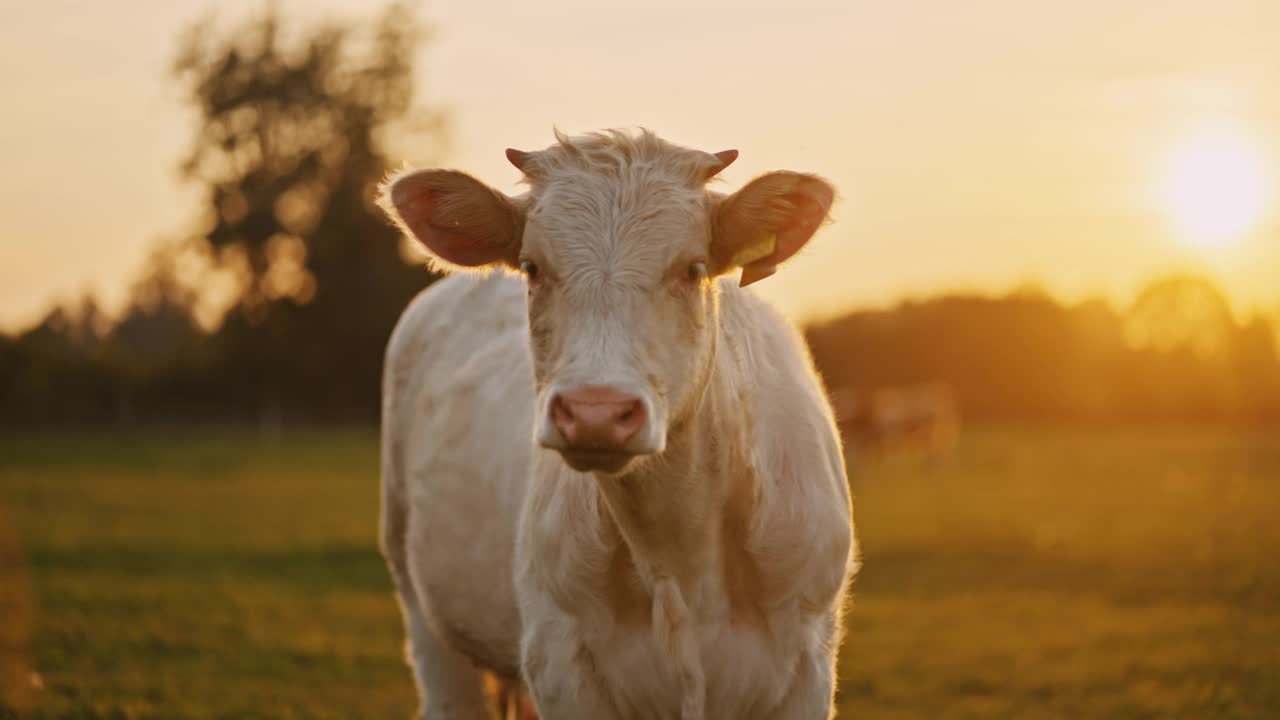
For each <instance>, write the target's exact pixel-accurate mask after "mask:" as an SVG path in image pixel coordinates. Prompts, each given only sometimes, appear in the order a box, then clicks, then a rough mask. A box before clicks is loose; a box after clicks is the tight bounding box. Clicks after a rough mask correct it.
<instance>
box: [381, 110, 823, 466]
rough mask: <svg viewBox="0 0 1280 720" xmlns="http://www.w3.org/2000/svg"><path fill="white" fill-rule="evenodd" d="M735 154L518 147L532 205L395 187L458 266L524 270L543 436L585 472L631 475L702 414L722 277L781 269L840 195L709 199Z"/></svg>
mask: <svg viewBox="0 0 1280 720" xmlns="http://www.w3.org/2000/svg"><path fill="white" fill-rule="evenodd" d="M736 156H737V153H736V152H733V151H728V152H723V153H718V154H715V155H713V154H710V153H703V152H698V151H694V150H688V149H685V148H680V147H677V146H674V145H670V144H668V143H666V142H663V141H661V140H659V139H657V138H656V137H655V136H653V135H651V134H648V133H645V134H641V135H639V136H630V135H624V134H621V133H609V134H603V135H593V136H588V137H586V138H575V139H569V138H560V139H559V143H558V144H557V145H555V146H552V147H551V148H549V149H547V150H544V151H540V152H536V153H523V152H518V151H509V152H508V157H509V158H510V159H511V161H512V162H513V163H514V164H515V165H516V166H517V167H519V168H520V169H521V170H522V171H523V172H524V173H525V176H526V178H527V180H528V182H529V185H530V191H529V193H527V194H526V195H523V196H521V197H519V198H508V197H506V196H504V195H502V194H500V193H497V192H496V191H494V190H491V189H489V188H487V187H485V186H484V185H482V184H480V183H479V182H478V181H476V180H474V179H472V178H470V177H469V176H466V175H462V174H460V173H456V172H452V171H434V170H428V171H421V172H414V173H408V174H405V175H402V176H400V177H399V178H397V179H395V180H393V181H392V182H391V183H389V185H388V189H387V192H386V193H385V195H384V207H386V208H387V209H388V211H389V212H390V214H391V215H392V217H393V218H395V219H396V220H397V221H398V222H399V223H400V224H401V225H402V226H404V227H405V228H406V229H407V230H408V231H409V232H411V233H412V234H413V235H415V236H416V237H417V238H418V239H419V240H421V241H422V242H423V243H424V244H425V245H426V246H427V248H428V250H430V251H431V253H432V254H433V256H434V257H435V258H436V259H437V261H439V262H440V264H442V265H445V266H446V267H447V266H464V267H476V266H484V265H500V266H505V267H507V268H510V269H513V270H516V271H518V272H520V273H521V274H523V276H524V278H525V281H526V284H527V286H528V310H529V335H530V341H531V343H530V344H531V350H532V354H533V369H534V380H535V384H536V386H537V390H538V407H537V415H536V418H535V426H534V428H535V429H534V432H535V437H536V440H537V442H538V443H540V444H541V445H543V446H544V447H548V448H553V449H555V450H557V451H559V452H560V454H561V456H562V457H563V458H564V460H565V462H566V463H568V464H569V465H570V466H571V467H573V468H575V469H577V470H581V471H595V472H600V473H605V474H613V473H621V472H625V471H626V470H627V469H628V468H630V467H631V466H633V465H634V463H636V462H637V461H639V459H640V458H643V457H644V456H648V455H653V454H655V453H660V452H662V450H663V449H664V448H665V446H666V439H667V433H668V431H669V430H670V429H671V427H672V426H673V425H675V424H678V423H680V422H683V421H684V420H686V419H687V418H689V417H690V416H691V415H692V414H693V413H694V412H695V411H696V409H697V406H698V403H699V401H700V399H701V397H702V393H703V390H704V389H705V388H706V386H707V381H708V379H709V377H710V374H711V369H712V365H713V361H714V358H715V349H716V344H717V337H718V323H717V318H718V312H717V308H718V295H717V291H716V284H715V282H714V281H713V278H714V277H715V276H716V275H719V274H721V273H725V272H728V271H730V270H732V269H734V268H736V267H742V268H743V282H744V284H745V283H747V282H751V281H754V280H755V279H759V278H761V277H765V276H767V275H769V274H770V273H772V272H773V269H774V267H775V266H776V265H777V263H779V262H781V261H782V260H784V259H786V258H787V257H789V256H790V255H792V254H794V253H795V252H796V251H797V250H798V249H799V248H800V247H801V246H802V245H803V244H804V242H805V241H807V240H808V238H809V237H810V236H811V235H812V234H813V232H814V230H816V228H817V227H818V226H819V225H820V224H821V223H822V221H823V219H824V218H825V217H826V214H827V209H828V208H829V207H830V204H831V199H832V192H831V189H830V187H829V186H828V185H827V184H826V183H825V182H823V181H821V180H819V179H817V178H814V177H812V176H809V175H802V174H798V173H771V174H768V175H765V176H762V177H760V178H757V179H756V180H755V181H753V182H752V183H750V184H749V185H748V186H747V187H746V188H744V189H743V190H741V191H739V192H738V193H736V194H734V195H731V196H728V197H724V196H721V195H719V194H716V193H711V192H708V191H707V190H706V189H705V185H706V182H707V180H709V179H710V178H711V177H712V176H714V175H715V173H717V172H718V171H719V170H721V169H722V168H724V167H725V166H726V165H728V163H730V162H732V161H733V159H734V158H735V157H736Z"/></svg>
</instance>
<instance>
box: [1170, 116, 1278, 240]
mask: <svg viewBox="0 0 1280 720" xmlns="http://www.w3.org/2000/svg"><path fill="white" fill-rule="evenodd" d="M1268 185H1269V183H1268V178H1267V177H1266V170H1265V166H1264V163H1263V160H1262V154H1261V151H1260V150H1259V149H1258V148H1257V147H1256V146H1255V145H1254V144H1252V143H1251V142H1250V140H1249V138H1248V136H1246V135H1245V134H1243V133H1241V132H1238V131H1232V130H1212V131H1202V132H1201V133H1199V134H1197V135H1195V136H1193V137H1192V138H1190V139H1189V140H1188V141H1187V142H1186V143H1185V144H1184V145H1182V146H1181V147H1179V148H1178V149H1177V150H1175V151H1174V153H1173V154H1172V157H1171V158H1170V162H1169V164H1168V166H1167V168H1166V169H1165V174H1164V178H1163V184H1162V187H1161V196H1162V197H1161V199H1162V202H1163V203H1164V205H1165V207H1166V208H1167V210H1168V212H1169V213H1170V215H1171V217H1172V218H1173V220H1174V221H1175V223H1176V225H1177V227H1178V230H1179V233H1180V235H1181V239H1182V240H1183V241H1184V242H1186V243H1189V244H1191V245H1193V246H1194V247H1197V248H1203V249H1213V248H1220V247H1224V246H1227V245H1230V244H1232V243H1234V242H1236V241H1238V240H1239V239H1240V238H1241V237H1242V236H1243V235H1244V234H1245V233H1247V232H1248V231H1249V230H1250V229H1252V228H1253V227H1255V226H1256V225H1258V223H1259V222H1260V221H1261V220H1262V219H1263V215H1264V213H1265V212H1266V209H1267V208H1266V198H1267V188H1268Z"/></svg>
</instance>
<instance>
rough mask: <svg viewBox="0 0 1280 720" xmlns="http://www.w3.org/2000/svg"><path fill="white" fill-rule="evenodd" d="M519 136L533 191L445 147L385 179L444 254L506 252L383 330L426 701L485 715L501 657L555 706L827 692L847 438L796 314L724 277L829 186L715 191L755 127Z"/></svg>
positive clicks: (399, 555) (614, 711) (756, 700)
mask: <svg viewBox="0 0 1280 720" xmlns="http://www.w3.org/2000/svg"><path fill="white" fill-rule="evenodd" d="M507 156H508V158H509V159H510V160H511V161H512V163H514V164H515V165H516V167H518V168H519V169H520V170H521V171H522V172H523V173H524V176H525V178H526V180H527V182H528V185H529V191H528V193H526V194H523V195H520V196H519V197H507V196H506V195H503V194H501V193H499V192H497V191H496V190H493V189H491V188H489V187H486V186H485V185H483V184H481V183H480V182H479V181H477V180H475V179H473V178H471V177H470V176H468V175H465V174H463V173H460V172H455V171H450V170H423V171H411V172H405V173H402V174H400V175H398V176H396V177H394V178H392V179H391V181H390V182H389V183H388V184H387V186H386V188H385V192H384V194H383V197H382V203H383V207H384V208H385V209H386V210H387V212H388V214H389V215H390V216H391V217H392V218H393V219H394V220H395V221H396V222H397V223H399V224H400V225H401V226H402V228H403V229H404V230H405V231H406V232H407V233H409V234H411V235H412V236H414V237H416V238H417V239H418V240H419V241H420V242H421V243H422V244H423V245H424V246H425V247H426V249H427V250H428V251H429V253H430V254H431V255H432V257H433V258H434V262H435V264H436V265H437V266H438V267H441V268H446V269H449V270H456V269H460V268H486V269H487V268H494V269H501V270H503V272H494V273H490V274H488V275H487V276H484V277H475V276H468V275H463V276H454V277H451V278H448V279H445V280H442V281H441V282H439V283H437V284H436V285H435V286H433V287H432V288H431V289H429V290H427V291H426V292H424V293H423V294H422V295H421V296H419V297H418V299H416V300H415V301H414V302H413V304H412V305H411V306H410V307H409V309H408V310H406V312H405V314H404V316H403V318H402V319H401V320H400V323H399V325H398V326H397V328H396V330H395V332H394V334H393V335H392V338H391V342H390V346H389V347H388V350H387V360H386V378H385V387H384V418H383V456H382V459H383V514H382V546H383V552H384V554H385V555H386V558H387V561H388V564H389V565H390V568H391V572H392V574H393V576H394V579H395V582H396V586H397V588H398V591H399V597H400V601H401V605H402V609H403V613H404V620H405V624H406V628H407V632H408V636H409V642H408V646H409V654H410V657H411V662H412V665H413V669H414V672H415V676H416V680H417V683H418V689H419V691H420V694H421V698H422V712H423V713H424V715H425V716H426V717H429V718H451V719H452V718H468V719H470V718H481V717H485V716H486V709H485V696H484V692H483V690H482V687H483V683H482V676H481V669H488V670H492V671H494V672H496V673H497V674H499V675H501V676H504V677H506V678H507V679H509V680H518V681H522V682H523V683H525V685H526V686H527V688H528V689H529V691H530V692H531V694H532V697H533V700H534V703H535V704H536V706H537V711H538V713H539V714H540V715H541V716H542V717H544V718H550V719H552V720H569V719H575V718H582V719H584V720H605V719H608V718H681V719H682V720H697V719H701V718H708V717H709V718H727V719H735V720H736V719H747V718H805V719H811V718H827V717H830V715H831V713H832V709H831V705H832V693H833V690H834V683H835V674H834V673H835V658H836V651H837V647H838V645H839V641H840V625H841V610H842V605H843V602H844V597H845V590H846V587H847V585H848V582H849V579H850V577H851V576H852V574H853V571H854V569H855V566H856V562H855V557H856V550H855V545H854V538H853V528H852V520H851V518H852V507H851V503H850V498H849V492H848V486H847V482H846V477H845V468H844V461H843V457H842V454H841V448H840V441H839V438H838V435H837V433H836V430H835V426H834V423H833V419H832V413H831V410H830V408H829V406H828V404H827V401H826V399H825V396H824V393H823V389H822V387H821V384H820V382H819V380H818V378H817V376H816V375H815V373H814V370H813V367H812V364H811V362H810V359H809V356H808V353H807V352H806V350H805V348H804V345H803V342H802V340H801V339H800V337H799V335H798V334H797V333H796V332H795V330H794V329H793V328H792V327H791V326H790V325H789V324H788V323H787V322H786V321H785V320H784V319H783V318H782V317H780V316H779V315H778V314H777V313H776V312H775V311H774V310H772V309H771V308H770V307H769V306H768V305H767V304H765V303H764V302H763V301H761V300H760V299H758V298H757V297H755V296H754V295H753V294H752V293H750V292H748V291H746V290H742V289H740V288H739V287H737V286H736V285H735V284H734V283H732V282H730V281H728V280H727V279H720V276H722V275H725V274H727V273H729V272H731V271H733V270H735V269H738V268H741V269H742V280H743V283H744V284H746V283H748V282H751V281H754V280H756V279H759V278H761V277H765V276H767V275H769V274H770V273H772V272H773V270H774V268H775V266H776V265H777V264H778V263H780V262H782V261H783V260H785V259H787V258H788V257H790V256H791V255H793V254H794V253H795V252H796V251H798V250H799V249H800V248H801V247H802V246H803V245H804V244H805V242H807V241H808V240H809V238H810V237H811V236H812V235H813V233H814V231H816V230H817V229H818V227H819V226H820V225H821V224H822V223H823V221H824V220H825V219H826V217H827V211H828V209H829V207H830V205H831V201H832V197H833V192H832V189H831V187H830V186H829V185H828V184H827V183H826V182H824V181H823V180H821V179H819V178H817V177H814V176H812V175H806V174H801V173H795V172H774V173H769V174H766V175H763V176H761V177H759V178H756V179H755V180H753V181H752V182H751V183H749V184H748V185H747V186H746V187H744V188H743V189H741V190H739V191H738V192H736V193H734V194H732V195H727V196H726V195H723V194H720V193H716V192H712V191H709V190H708V189H707V188H706V184H707V181H708V180H709V179H711V178H712V177H713V176H714V175H715V174H716V173H718V172H719V171H720V170H721V169H723V168H724V167H725V166H727V165H728V164H729V163H730V162H732V161H733V159H734V158H735V157H736V156H737V152H736V151H726V152H722V153H718V154H714V155H713V154H710V153H705V152H700V151H695V150H690V149H686V148H682V147H678V146H676V145H673V144H670V143H667V142H665V141H663V140H661V139H659V138H658V137H656V136H655V135H653V134H652V133H649V132H647V131H646V132H642V133H637V134H630V133H624V132H619V131H609V132H605V133H600V134H593V135H588V136H584V137H574V138H568V137H564V136H561V135H559V134H558V133H557V142H556V144H555V145H553V146H551V147H550V148H548V149H546V150H542V151H539V152H527V153H526V152H520V151H515V150H509V151H508V152H507ZM508 271H510V272H508ZM514 271H519V272H520V273H521V274H522V275H523V277H517V276H515V275H514Z"/></svg>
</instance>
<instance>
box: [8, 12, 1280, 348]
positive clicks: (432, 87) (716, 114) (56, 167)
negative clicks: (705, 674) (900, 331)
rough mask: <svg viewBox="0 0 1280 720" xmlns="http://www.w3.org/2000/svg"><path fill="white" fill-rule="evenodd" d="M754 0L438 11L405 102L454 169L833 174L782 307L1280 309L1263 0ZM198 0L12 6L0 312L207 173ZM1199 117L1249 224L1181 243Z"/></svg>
mask: <svg viewBox="0 0 1280 720" xmlns="http://www.w3.org/2000/svg"><path fill="white" fill-rule="evenodd" d="M745 5H746V4H745V3H741V4H740V3H732V2H705V3H682V2H648V3H645V4H643V5H628V6H609V5H607V4H600V3H598V2H594V1H593V2H587V1H586V0H581V1H579V0H573V1H566V2H549V3H520V4H514V3H508V2H496V1H493V0H469V2H466V3H444V2H439V3H435V4H431V5H429V6H425V7H424V9H423V15H424V16H425V17H426V18H427V19H428V20H429V21H430V22H432V23H433V24H434V25H435V27H436V42H435V43H434V44H432V45H431V46H430V47H428V48H427V49H426V50H424V51H423V53H422V55H421V68H422V70H423V71H424V72H423V73H422V75H421V78H420V83H419V87H420V92H419V99H420V101H423V102H427V103H443V104H445V105H446V106H447V107H448V108H449V111H450V116H451V123H452V128H453V130H452V140H453V142H452V146H451V150H450V153H449V155H448V157H447V158H446V162H447V164H449V165H452V166H456V167H461V168H465V169H468V170H471V171H472V172H474V173H475V174H477V175H479V176H480V177H482V178H484V179H486V180H488V181H490V182H493V183H495V184H497V185H499V186H502V187H505V188H510V187H511V184H512V182H513V181H514V180H515V178H516V172H515V170H513V169H511V168H510V167H508V166H507V165H506V162H505V160H504V158H503V154H502V150H503V148H505V147H507V146H508V145H513V146H517V147H524V148H535V147H539V146H542V145H545V144H546V143H547V142H549V140H550V138H551V127H552V125H558V126H559V127H561V128H562V129H565V130H568V131H571V132H576V131H583V130H590V129H596V128H599V127H604V126H636V125H643V126H647V127H650V128H652V129H654V130H656V131H658V132H659V133H660V134H662V135H664V136H666V137H668V138H670V139H672V140H676V141H678V142H683V143H686V144H690V145H695V146H698V147H702V148H704V149H707V150H713V151H714V150H720V149H724V148H728V147H736V148H739V149H740V150H741V151H742V155H741V158H740V159H739V161H738V162H737V164H735V165H734V166H733V167H732V168H730V170H729V171H727V172H726V173H725V179H726V180H727V181H728V185H727V187H734V186H737V185H739V184H741V183H742V182H743V181H745V180H746V179H748V178H749V177H750V176H752V175H753V174H755V173H758V172H761V171H764V170H767V169H773V168H792V169H800V170H809V171H815V172H819V173H822V174H824V175H826V176H828V177H829V178H830V179H832V180H833V181H834V182H835V183H836V185H837V187H838V188H839V189H840V192H841V197H842V200H841V202H840V204H839V205H837V207H836V210H835V215H836V218H837V221H838V222H837V223H836V224H834V225H832V226H830V227H829V228H827V229H826V230H824V231H823V232H822V233H821V234H820V235H819V237H818V238H817V239H816V240H815V241H814V242H813V243H811V245H810V247H809V248H808V249H807V251H806V252H805V253H804V255H803V256H802V257H800V258H798V259H797V260H795V261H793V262H792V263H791V264H790V265H789V266H788V267H787V268H784V270H783V271H782V272H780V273H779V274H778V275H776V276H774V277H773V278H770V279H769V280H768V281H767V282H765V283H761V284H760V286H758V287H761V289H762V291H763V292H765V293H767V294H768V295H769V296H770V297H772V298H773V299H774V300H775V301H777V302H779V303H780V304H781V305H782V306H783V307H784V309H786V310H787V311H788V312H790V313H791V314H792V315H793V316H796V317H805V316H812V315H814V314H825V313H828V312H832V311H834V310H837V309H840V308H842V307H844V306H845V305H847V304H848V303H850V302H862V303H886V302H890V301H893V300H895V299H897V298H900V297H902V296H904V295H920V294H924V293H929V292H934V291H938V290H942V289H954V288H968V289H983V290H1003V289H1006V288H1009V287H1012V286H1015V285H1019V284H1022V283H1024V282H1027V281H1036V282H1040V283H1042V284H1043V285H1045V286H1046V287H1048V288H1049V289H1051V290H1053V291H1056V292H1058V293H1059V294H1062V295H1065V296H1068V297H1079V296H1080V295H1083V294H1086V293H1093V292H1104V293H1106V294H1108V295H1109V296H1110V297H1112V298H1113V299H1116V300H1119V301H1121V302H1123V301H1126V300H1127V299H1128V298H1129V297H1130V296H1131V294H1132V293H1133V291H1134V289H1135V287H1136V286H1138V285H1140V284H1141V283H1142V282H1143V281H1145V280H1146V279H1147V278H1148V277H1150V276H1151V275H1152V274H1154V273H1159V272H1167V271H1173V270H1185V269H1201V270H1204V271H1207V272H1209V273H1211V274H1212V275H1214V276H1215V277H1217V278H1219V279H1220V280H1221V281H1222V282H1223V283H1224V285H1226V286H1227V287H1228V289H1229V290H1230V292H1231V293H1232V295H1233V298H1234V299H1235V300H1236V302H1237V303H1238V304H1241V305H1244V304H1254V303H1258V304H1263V305H1266V306H1268V307H1280V220H1278V219H1277V217H1278V216H1280V201H1277V198H1280V32H1277V28H1280V2H1275V1H1274V0H1215V1H1214V2H1207V1H1204V0H1201V1H1199V2H1187V1H1185V0H1163V1H1157V0H1130V1H1129V2H1124V3H1117V2H1114V0H1109V1H1106V2H1103V1H1101V0H1085V1H1082V2H1073V3H1043V2H1037V3H1030V2H1024V1H1022V0H974V1H973V2H966V3H955V2H950V1H943V0H937V1H935V2H930V3H924V2H921V3H902V2H896V1H894V0H858V1H855V2H827V3H819V2H791V3H770V4H768V5H767V6H766V7H764V8H760V9H755V8H751V9H748V8H746V7H744V6H745ZM212 6H213V3H210V2H204V1H201V2H185V1H183V2H179V1H170V2H161V1H160V0H131V2H129V3H84V2H70V1H68V0H50V1H48V2H40V3H37V2H34V1H27V0H20V1H19V2H17V3H7V4H6V5H5V7H4V9H2V10H0V82H2V83H3V86H4V87H5V88H6V91H5V92H6V103H5V104H6V109H5V111H4V112H3V114H0V129H2V132H0V158H3V159H4V162H3V163H0V198H2V199H0V328H13V327H19V326H22V325H25V324H28V323H30V322H32V321H34V320H36V319H38V317H39V316H40V314H41V312H42V311H43V310H45V309H46V308H47V307H48V305H49V304H50V303H52V302H54V301H55V300H59V299H67V298H72V297H75V296H77V295H79V294H80V293H81V292H82V291H84V290H86V289H87V290H92V291H94V292H95V293H98V294H99V295H100V296H102V297H104V298H105V299H106V301H107V304H108V305H109V306H113V305H115V304H118V303H119V302H120V300H121V298H122V297H123V295H124V291H125V289H126V288H127V285H128V283H129V281H130V280H131V279H132V278H133V277H134V276H135V275H136V273H137V272H138V270H139V268H140V266H141V263H142V260H143V259H144V257H145V255H146V252H147V250H148V249H149V248H150V247H151V246H152V245H154V243H155V242H157V241H158V240H160V239H162V238H165V237H172V236H175V235H178V234H181V232H182V231H183V229H184V228H185V227H186V223H187V222H188V220H189V219H190V218H191V217H192V216H193V208H194V206H195V204H196V203H197V201H198V195H197V194H196V193H195V192H193V190H192V189H191V188H184V187H182V186H180V185H179V184H178V183H177V181H176V173H175V170H174V168H175V166H176V164H177V162H178V160H179V158H180V156H181V155H182V153H183V151H184V149H185V144H186V137H187V134H188V132H189V128H190V123H191V122H192V117H191V116H190V114H189V113H188V111H186V110H185V108H184V107H183V105H182V102H181V96H180V92H179V89H178V88H177V87H176V86H175V85H174V84H173V83H172V82H171V81H170V79H169V77H168V74H167V72H168V67H169V64H170V61H171V58H172V54H173V51H174V46H175V42H176V37H177V35H178V33H179V32H180V31H181V30H182V29H183V28H184V27H186V25H187V24H188V23H190V22H191V21H192V20H194V19H196V18H198V17H201V16H202V15H203V14H205V12H207V10H208V9H209V8H211V7H212ZM257 6H258V4H257V3H255V2H246V1H243V0H237V1H236V2H223V3H218V7H219V17H220V18H224V19H227V20H231V19H234V18H237V17H241V16H243V15H244V14H245V13H246V12H248V11H249V10H250V9H252V8H255V7H257ZM280 6H281V7H282V9H283V10H284V11H285V12H286V13H287V14H289V15H291V16H295V15H296V16H302V17H316V16H318V15H321V14H330V13H337V14H345V15H350V16H358V15H359V14H361V13H366V12H368V8H369V7H370V4H369V3H368V2H357V1H356V0H324V1H321V2H310V3H301V2H298V1H297V0H294V1H292V2H288V1H286V2H281V3H280ZM615 7H616V9H614V8H615ZM1204 128H1228V132H1230V133H1232V134H1234V136H1237V137H1240V138H1244V139H1245V141H1246V143H1247V145H1248V147H1249V148H1251V150H1250V152H1251V153H1252V154H1253V155H1255V156H1256V163H1257V165H1258V166H1259V167H1260V168H1262V170H1263V173H1262V174H1263V175H1264V176H1265V177H1266V178H1268V182H1269V184H1268V185H1267V186H1266V193H1267V194H1266V202H1265V203H1264V207H1263V210H1262V211H1261V212H1262V214H1261V215H1260V217H1259V218H1258V221H1257V222H1255V223H1252V228H1251V229H1250V230H1249V231H1247V232H1245V233H1244V234H1242V235H1240V236H1239V237H1236V238H1233V242H1232V243H1230V244H1229V245H1228V246H1226V247H1216V248H1209V249H1197V248H1195V247H1194V246H1193V245H1192V244H1191V243H1190V242H1188V240H1189V238H1187V237H1185V233H1184V232H1183V231H1182V230H1181V229H1180V228H1179V227H1178V226H1177V225H1176V224H1175V222H1174V219H1175V217H1174V214H1173V213H1172V212H1171V209H1170V208H1168V207H1167V204H1168V203H1167V201H1166V202H1164V203H1163V204H1162V201H1161V200H1160V199H1159V197H1160V196H1159V192H1158V190H1159V187H1160V186H1161V183H1162V182H1163V181H1164V180H1165V177H1164V175H1167V172H1168V171H1167V170H1166V168H1168V167H1169V166H1170V164H1171V162H1173V161H1172V160H1171V158H1173V159H1176V158H1177V156H1178V154H1179V152H1180V148H1184V147H1187V146H1189V145H1192V144H1194V143H1195V140H1196V138H1197V137H1200V136H1201V135H1202V134H1203V133H1204V132H1206V131H1205V130H1204ZM417 154H418V155H421V153H417ZM405 155H406V157H408V158H409V159H425V158H421V157H420V158H414V157H413V156H414V155H415V152H414V151H413V149H412V148H408V150H407V151H406V152H405Z"/></svg>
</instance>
